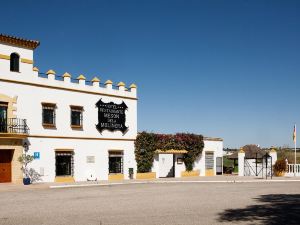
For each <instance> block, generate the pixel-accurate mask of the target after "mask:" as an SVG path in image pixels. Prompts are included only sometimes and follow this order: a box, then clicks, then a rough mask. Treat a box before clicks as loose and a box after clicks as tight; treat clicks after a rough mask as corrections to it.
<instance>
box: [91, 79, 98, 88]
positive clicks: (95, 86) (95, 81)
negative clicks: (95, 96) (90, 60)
mask: <svg viewBox="0 0 300 225" xmlns="http://www.w3.org/2000/svg"><path fill="white" fill-rule="evenodd" d="M92 83H93V87H94V88H98V87H99V83H100V80H99V79H98V77H94V78H93V80H92Z"/></svg>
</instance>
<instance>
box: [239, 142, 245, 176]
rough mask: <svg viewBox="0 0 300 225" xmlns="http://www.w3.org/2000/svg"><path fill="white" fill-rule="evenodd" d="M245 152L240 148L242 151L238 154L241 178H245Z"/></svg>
mask: <svg viewBox="0 0 300 225" xmlns="http://www.w3.org/2000/svg"><path fill="white" fill-rule="evenodd" d="M244 164H245V152H244V150H243V148H240V151H239V153H238V165H239V176H240V177H243V176H244V168H245V165H244Z"/></svg>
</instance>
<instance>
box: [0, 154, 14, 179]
mask: <svg viewBox="0 0 300 225" xmlns="http://www.w3.org/2000/svg"><path fill="white" fill-rule="evenodd" d="M12 153H13V151H12V150H0V183H6V182H11V160H12Z"/></svg>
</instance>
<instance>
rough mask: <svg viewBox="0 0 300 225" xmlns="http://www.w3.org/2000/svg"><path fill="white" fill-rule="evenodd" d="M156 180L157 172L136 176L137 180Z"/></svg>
mask: <svg viewBox="0 0 300 225" xmlns="http://www.w3.org/2000/svg"><path fill="white" fill-rule="evenodd" d="M155 178H156V173H155V172H150V173H137V174H136V179H137V180H143V179H155Z"/></svg>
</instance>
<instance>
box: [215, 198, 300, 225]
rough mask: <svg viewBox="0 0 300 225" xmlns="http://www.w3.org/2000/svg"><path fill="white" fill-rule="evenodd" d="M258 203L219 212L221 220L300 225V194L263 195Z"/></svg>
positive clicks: (258, 199) (265, 224) (257, 199)
mask: <svg viewBox="0 0 300 225" xmlns="http://www.w3.org/2000/svg"><path fill="white" fill-rule="evenodd" d="M255 201H257V202H258V204H255V205H249V206H247V207H246V208H241V209H227V210H225V211H224V212H222V213H220V214H219V222H232V223H234V222H242V221H244V222H247V224H264V225H294V224H295V225H296V224H297V225H299V224H300V194H273V195H261V196H260V197H258V198H255Z"/></svg>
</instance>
